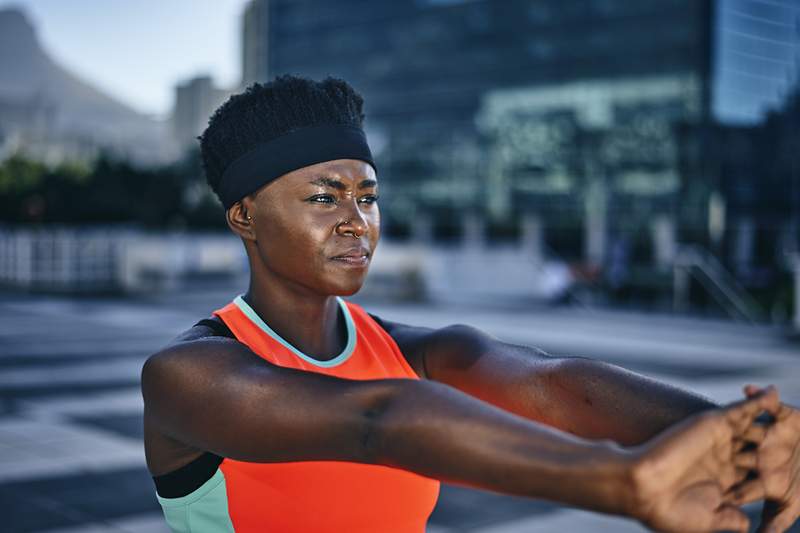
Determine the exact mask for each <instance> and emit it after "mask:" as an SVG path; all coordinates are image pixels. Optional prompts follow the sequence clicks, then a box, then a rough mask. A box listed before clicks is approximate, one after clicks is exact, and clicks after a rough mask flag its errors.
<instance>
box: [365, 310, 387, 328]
mask: <svg viewBox="0 0 800 533" xmlns="http://www.w3.org/2000/svg"><path fill="white" fill-rule="evenodd" d="M367 314H368V315H369V316H370V318H372V320H374V321H375V322H377V323H378V325H379V326H380V327H382V328H383V331H386V325H385V324H384V323H383V320H381V319H380V318H378V317H377V316H375V315H373V314H372V313H367Z"/></svg>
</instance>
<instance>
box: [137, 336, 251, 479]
mask: <svg viewBox="0 0 800 533" xmlns="http://www.w3.org/2000/svg"><path fill="white" fill-rule="evenodd" d="M255 363H257V360H256V357H255V355H254V354H253V353H252V352H250V350H249V349H248V348H247V347H246V346H245V345H244V344H242V343H240V342H239V341H237V340H236V339H232V338H228V337H224V336H221V335H218V332H217V331H216V330H215V329H214V328H212V327H211V326H208V325H196V326H193V327H192V328H189V329H188V330H186V331H184V332H182V333H180V334H179V335H178V336H177V337H176V338H175V339H173V340H172V341H171V342H170V343H169V344H167V345H166V346H165V347H163V348H162V349H160V350H158V351H157V352H155V353H154V354H152V355H150V357H148V359H147V360H146V361H145V363H144V366H143V367H142V374H141V388H142V396H143V398H144V404H145V409H144V429H145V432H144V440H145V443H144V444H145V452H146V456H147V463H148V467H149V468H150V471H151V472H152V473H153V474H154V475H159V474H161V473H165V472H169V471H172V470H175V469H177V468H179V467H181V466H183V465H185V464H187V463H189V462H191V461H192V460H193V459H195V458H196V457H198V456H199V455H201V454H202V453H203V452H205V451H207V450H206V449H204V448H203V447H199V446H197V445H196V443H189V440H190V439H185V438H181V435H180V433H181V432H180V428H179V427H176V426H174V425H173V424H171V423H170V418H171V416H170V411H171V410H173V409H174V408H175V407H176V406H178V405H180V404H181V403H182V402H186V401H187V400H189V401H190V400H191V399H192V398H201V397H202V396H203V394H202V393H203V391H204V389H206V388H207V387H210V386H212V385H213V383H214V382H215V381H217V382H218V381H219V380H220V377H222V376H225V375H231V374H235V373H236V372H237V368H239V369H240V368H242V367H244V366H247V365H249V364H255Z"/></svg>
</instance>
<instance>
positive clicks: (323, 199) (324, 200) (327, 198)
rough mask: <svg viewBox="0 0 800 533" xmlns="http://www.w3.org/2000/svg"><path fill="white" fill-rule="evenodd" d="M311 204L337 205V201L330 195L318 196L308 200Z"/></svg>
mask: <svg viewBox="0 0 800 533" xmlns="http://www.w3.org/2000/svg"><path fill="white" fill-rule="evenodd" d="M308 201H309V202H311V203H315V204H335V203H336V199H335V198H334V197H333V196H331V195H330V194H318V195H317V196H312V197H311V198H309V199H308Z"/></svg>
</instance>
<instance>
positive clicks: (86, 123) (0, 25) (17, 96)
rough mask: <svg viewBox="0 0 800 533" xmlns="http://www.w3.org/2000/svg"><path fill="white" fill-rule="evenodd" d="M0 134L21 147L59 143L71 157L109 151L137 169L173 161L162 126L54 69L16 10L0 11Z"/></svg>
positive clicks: (164, 126)
mask: <svg viewBox="0 0 800 533" xmlns="http://www.w3.org/2000/svg"><path fill="white" fill-rule="evenodd" d="M0 129H2V134H3V136H4V137H5V138H6V139H8V138H9V137H10V136H13V135H14V134H15V133H16V134H17V138H18V139H19V138H22V139H23V140H22V141H19V142H18V144H19V143H20V142H21V143H22V144H23V146H24V145H25V144H26V143H27V142H34V141H35V143H34V144H37V146H38V148H41V146H40V145H42V144H43V143H44V144H45V145H46V144H48V143H50V144H52V143H54V142H55V143H58V142H62V141H64V142H67V143H68V144H70V145H71V146H72V149H73V151H75V146H78V145H80V146H83V148H85V149H87V150H89V151H91V150H92V149H100V148H104V149H111V150H112V151H114V152H116V153H118V154H120V155H124V156H127V157H130V158H131V159H133V160H135V161H137V162H140V163H160V162H165V161H167V160H169V159H170V158H171V156H172V154H171V153H170V152H171V148H170V142H169V135H168V124H167V123H166V122H159V121H156V120H154V119H152V118H150V117H147V116H145V115H143V114H140V113H137V112H136V111H134V110H133V109H131V108H129V107H127V106H126V105H124V104H123V103H121V102H119V101H117V100H115V99H114V98H113V97H111V96H109V95H107V94H105V93H103V92H102V91H100V90H98V89H96V88H95V87H93V86H92V85H91V84H90V83H89V82H86V81H84V80H82V79H80V78H79V77H78V76H76V75H74V74H72V73H71V72H69V71H68V70H67V69H65V68H64V67H62V66H60V65H58V64H57V63H56V62H55V61H54V60H53V59H52V58H51V57H50V56H49V55H48V54H47V52H46V51H45V50H44V49H43V47H42V45H41V44H40V42H39V39H38V38H37V35H36V29H35V28H34V27H33V25H32V24H31V22H30V20H29V19H28V18H27V16H26V15H25V13H24V12H23V11H21V10H19V9H16V8H6V9H0ZM31 139H33V141H31ZM1 141H2V139H0V143H1ZM66 151H67V152H69V151H70V149H67V150H66ZM78 151H80V150H78Z"/></svg>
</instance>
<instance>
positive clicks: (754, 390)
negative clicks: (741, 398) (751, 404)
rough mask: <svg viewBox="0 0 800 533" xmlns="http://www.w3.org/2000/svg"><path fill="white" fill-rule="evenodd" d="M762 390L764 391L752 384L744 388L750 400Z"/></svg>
mask: <svg viewBox="0 0 800 533" xmlns="http://www.w3.org/2000/svg"><path fill="white" fill-rule="evenodd" d="M761 390H762V389H761V387H759V386H758V385H753V384H752V383H748V384H747V385H745V386H744V394H745V396H747V397H748V398H749V397H751V396H755V395H756V394H758V393H759V392H761Z"/></svg>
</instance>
